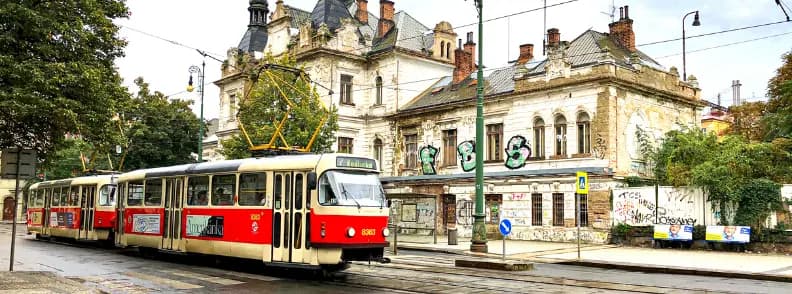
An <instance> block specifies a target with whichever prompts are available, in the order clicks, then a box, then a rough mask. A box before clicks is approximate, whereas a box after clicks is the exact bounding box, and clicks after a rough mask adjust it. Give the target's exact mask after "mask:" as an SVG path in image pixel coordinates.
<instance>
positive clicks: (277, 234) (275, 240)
mask: <svg viewBox="0 0 792 294" xmlns="http://www.w3.org/2000/svg"><path fill="white" fill-rule="evenodd" d="M275 178H276V179H277V178H278V176H275ZM275 191H277V189H276V190H275ZM272 225H273V228H272V232H273V234H272V235H273V236H272V246H275V248H280V244H281V214H280V212H276V213H275V221H273V222H272Z"/></svg>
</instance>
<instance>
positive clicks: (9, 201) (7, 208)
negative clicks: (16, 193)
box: [3, 196, 14, 221]
mask: <svg viewBox="0 0 792 294" xmlns="http://www.w3.org/2000/svg"><path fill="white" fill-rule="evenodd" d="M3 220H4V221H12V220H14V197H11V196H9V197H6V198H5V199H4V200H3Z"/></svg>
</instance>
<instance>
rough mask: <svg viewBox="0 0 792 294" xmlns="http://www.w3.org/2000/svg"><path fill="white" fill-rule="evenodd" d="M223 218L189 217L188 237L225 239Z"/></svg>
mask: <svg viewBox="0 0 792 294" xmlns="http://www.w3.org/2000/svg"><path fill="white" fill-rule="evenodd" d="M223 220H224V218H223V217H222V216H211V215H188V216H187V236H191V237H215V238H222V237H223V229H224V227H223Z"/></svg>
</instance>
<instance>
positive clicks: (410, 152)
mask: <svg viewBox="0 0 792 294" xmlns="http://www.w3.org/2000/svg"><path fill="white" fill-rule="evenodd" d="M404 149H405V150H406V151H407V152H405V153H404V156H405V158H404V167H405V168H416V167H418V135H417V134H415V135H406V136H404Z"/></svg>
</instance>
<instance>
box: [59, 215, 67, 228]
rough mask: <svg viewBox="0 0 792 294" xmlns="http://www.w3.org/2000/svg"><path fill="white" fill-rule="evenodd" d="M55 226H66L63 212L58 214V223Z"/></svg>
mask: <svg viewBox="0 0 792 294" xmlns="http://www.w3.org/2000/svg"><path fill="white" fill-rule="evenodd" d="M57 224H58V226H59V227H60V226H65V225H66V213H65V212H61V213H58V222H57Z"/></svg>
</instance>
